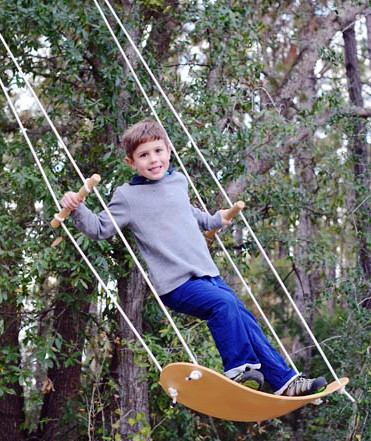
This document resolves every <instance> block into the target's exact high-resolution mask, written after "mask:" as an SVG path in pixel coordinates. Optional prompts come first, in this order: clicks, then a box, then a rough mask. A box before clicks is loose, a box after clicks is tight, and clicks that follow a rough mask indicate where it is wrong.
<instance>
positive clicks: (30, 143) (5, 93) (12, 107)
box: [0, 78, 162, 372]
mask: <svg viewBox="0 0 371 441" xmlns="http://www.w3.org/2000/svg"><path fill="white" fill-rule="evenodd" d="M0 86H1V88H2V90H3V92H4V95H5V97H6V99H7V101H8V104H9V107H10V109H11V111H12V113H13V115H14V117H15V119H16V121H17V123H18V125H19V128H20V130H21V132H22V134H23V137H24V138H25V140H26V142H27V145H28V147H29V149H30V151H31V153H32V156H33V158H34V160H35V162H36V165H37V167H38V169H39V171H40V173H41V175H42V177H43V179H44V182H45V185H46V186H47V188H48V190H49V192H50V194H51V196H52V198H53V200H54V203H55V205H56V207H57V209H58V210H60V209H61V206H60V204H59V202H58V199H57V197H56V195H55V193H54V191H53V188H52V186H51V184H50V181H49V179H48V177H47V175H46V173H45V171H44V169H43V166H42V164H41V162H40V160H39V158H38V156H37V153H36V151H35V149H34V147H33V145H32V142H31V140H30V138H29V136H28V134H27V131H26V130H25V128H24V126H23V124H22V121H21V120H20V118H19V115H18V113H17V111H16V109H15V107H14V105H13V103H12V101H11V98H10V96H9V94H8V92H7V89H6V87H5V85H4V83H3V81H2V80H1V78H0ZM61 225H62V227H63V229H64V231H65V232H66V234H67V236H68V237H69V239H70V240H71V242H72V243H73V245H74V246H75V248H76V249H77V250H78V252H79V253H80V255H81V257H82V258H83V259H84V261H85V263H86V264H87V266H88V267H89V269H90V270H91V271H92V273H93V274H94V276H95V277H96V279H97V281H98V282H99V283H100V285H101V286H102V288H103V289H104V291H105V292H106V294H107V295H108V296H109V297H110V299H111V301H112V303H113V304H114V305H115V307H116V308H117V310H118V311H119V313H120V314H121V315H122V317H123V318H124V320H125V322H126V323H127V324H128V326H129V327H130V329H131V330H132V332H133V333H134V335H135V337H136V338H137V339H138V340H139V342H140V343H141V344H142V346H143V347H144V349H145V350H146V351H147V353H148V355H149V357H150V358H151V360H152V361H153V363H154V364H155V366H156V367H157V369H158V370H159V371H160V372H161V371H162V367H161V365H160V363H159V362H158V361H157V359H156V357H155V356H154V355H153V353H152V351H151V350H150V348H149V347H148V346H147V344H146V342H145V341H144V340H143V338H142V337H141V335H140V334H139V332H138V331H137V329H136V328H135V327H134V325H133V324H132V323H131V321H130V319H129V318H128V316H127V315H126V314H125V312H124V311H123V309H122V308H121V306H120V304H119V303H118V302H117V300H116V298H115V296H114V295H113V294H112V293H111V291H110V290H109V288H108V287H107V285H106V283H105V282H104V281H103V280H102V278H101V277H100V275H99V274H98V272H97V271H96V269H95V268H94V266H93V265H92V264H91V262H90V261H89V259H88V257H87V256H86V254H85V253H84V251H83V250H82V249H81V247H80V246H79V244H78V243H77V242H76V240H75V238H74V237H73V236H72V234H71V232H70V230H69V229H68V228H67V226H66V225H65V224H64V222H62V223H61Z"/></svg>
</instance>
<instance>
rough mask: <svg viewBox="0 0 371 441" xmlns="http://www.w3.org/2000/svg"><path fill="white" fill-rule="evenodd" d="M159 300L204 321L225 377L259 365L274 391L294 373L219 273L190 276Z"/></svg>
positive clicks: (177, 310) (173, 308) (175, 309)
mask: <svg viewBox="0 0 371 441" xmlns="http://www.w3.org/2000/svg"><path fill="white" fill-rule="evenodd" d="M161 300H162V301H163V303H164V304H165V305H166V306H167V307H169V308H170V309H172V310H174V311H176V312H180V313H183V314H188V315H191V316H194V317H197V318H199V319H201V320H206V321H207V325H208V327H209V329H210V332H211V334H212V336H213V338H214V341H215V344H216V347H217V348H218V351H219V353H220V356H221V358H222V361H223V365H224V370H225V374H226V375H227V376H228V377H230V378H233V376H235V375H237V373H238V372H241V371H242V370H244V369H245V367H251V368H254V369H259V370H260V371H261V372H262V373H263V375H264V378H265V381H266V382H267V383H268V384H269V385H270V387H271V389H272V391H273V392H275V391H278V390H279V389H281V388H282V387H283V386H284V385H285V384H287V383H288V381H289V380H290V379H291V378H293V377H295V376H296V372H295V371H294V370H293V369H291V368H289V367H288V366H287V364H286V363H285V361H284V359H283V358H282V356H281V355H280V354H279V353H278V352H277V351H276V350H275V349H274V348H273V347H272V346H271V344H270V343H269V341H268V340H267V338H266V336H265V334H264V333H263V331H262V330H261V329H260V327H259V324H258V322H257V320H256V319H255V317H254V316H253V314H251V312H249V311H248V310H247V309H246V308H245V306H244V304H243V303H242V302H241V300H240V299H239V298H238V297H237V296H236V294H235V293H234V292H233V291H232V289H231V288H230V287H229V286H228V285H227V284H226V283H225V282H224V281H223V280H222V279H221V278H220V277H200V278H191V279H189V280H188V281H187V282H185V283H183V285H181V286H179V287H178V288H176V289H175V290H174V291H171V292H170V293H168V294H165V295H163V296H161Z"/></svg>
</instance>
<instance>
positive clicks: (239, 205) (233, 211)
mask: <svg viewBox="0 0 371 441" xmlns="http://www.w3.org/2000/svg"><path fill="white" fill-rule="evenodd" d="M244 207H245V203H244V202H243V201H238V202H236V203H235V204H234V205H233V207H231V208H229V209H228V210H227V213H226V214H225V215H224V217H225V218H226V219H227V220H232V219H233V218H234V217H235V216H236V215H237V214H238V213H239V212H240V211H241V210H243V208H244ZM218 231H219V228H215V230H211V231H206V233H205V236H206V239H207V240H208V241H209V242H212V241H213V240H214V236H215V234H216V233H217V232H218Z"/></svg>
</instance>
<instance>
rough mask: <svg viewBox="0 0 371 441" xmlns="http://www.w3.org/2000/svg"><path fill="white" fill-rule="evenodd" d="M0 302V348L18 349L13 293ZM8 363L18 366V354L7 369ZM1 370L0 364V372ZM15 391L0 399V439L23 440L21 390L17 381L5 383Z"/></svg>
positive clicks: (17, 322) (16, 318)
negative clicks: (1, 328) (0, 322)
mask: <svg viewBox="0 0 371 441" xmlns="http://www.w3.org/2000/svg"><path fill="white" fill-rule="evenodd" d="M9 295H10V296H11V298H10V299H8V300H7V301H4V302H3V303H1V304H0V318H1V319H2V320H3V321H4V332H3V333H2V334H1V335H0V348H3V349H5V348H9V350H10V351H18V333H19V315H18V311H17V300H16V295H15V294H10V293H9ZM10 365H13V366H14V367H19V366H20V355H19V356H18V359H17V360H12V361H8V362H7V363H6V365H5V366H4V367H5V369H6V370H7V369H8V368H9V367H10ZM2 372H3V370H2V369H1V365H0V374H1V373H2ZM0 380H1V376H0ZM6 386H7V387H9V388H11V389H13V390H14V391H15V394H14V395H9V394H5V395H4V396H3V397H2V399H0V441H24V440H25V439H26V438H25V433H24V432H22V430H21V424H22V423H23V422H24V412H23V405H24V402H23V391H22V387H21V386H20V384H19V383H18V382H16V383H14V384H9V383H8V384H6Z"/></svg>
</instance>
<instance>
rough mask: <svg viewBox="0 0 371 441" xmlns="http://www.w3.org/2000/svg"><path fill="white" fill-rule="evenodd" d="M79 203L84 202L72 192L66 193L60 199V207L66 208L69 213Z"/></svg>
mask: <svg viewBox="0 0 371 441" xmlns="http://www.w3.org/2000/svg"><path fill="white" fill-rule="evenodd" d="M81 202H84V201H83V200H81V199H80V197H79V195H78V193H75V192H73V191H68V192H67V193H65V194H64V196H63V197H62V199H61V205H62V207H63V208H68V209H69V210H71V211H74V210H76V208H77V207H78V206H79V205H80V204H81Z"/></svg>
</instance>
